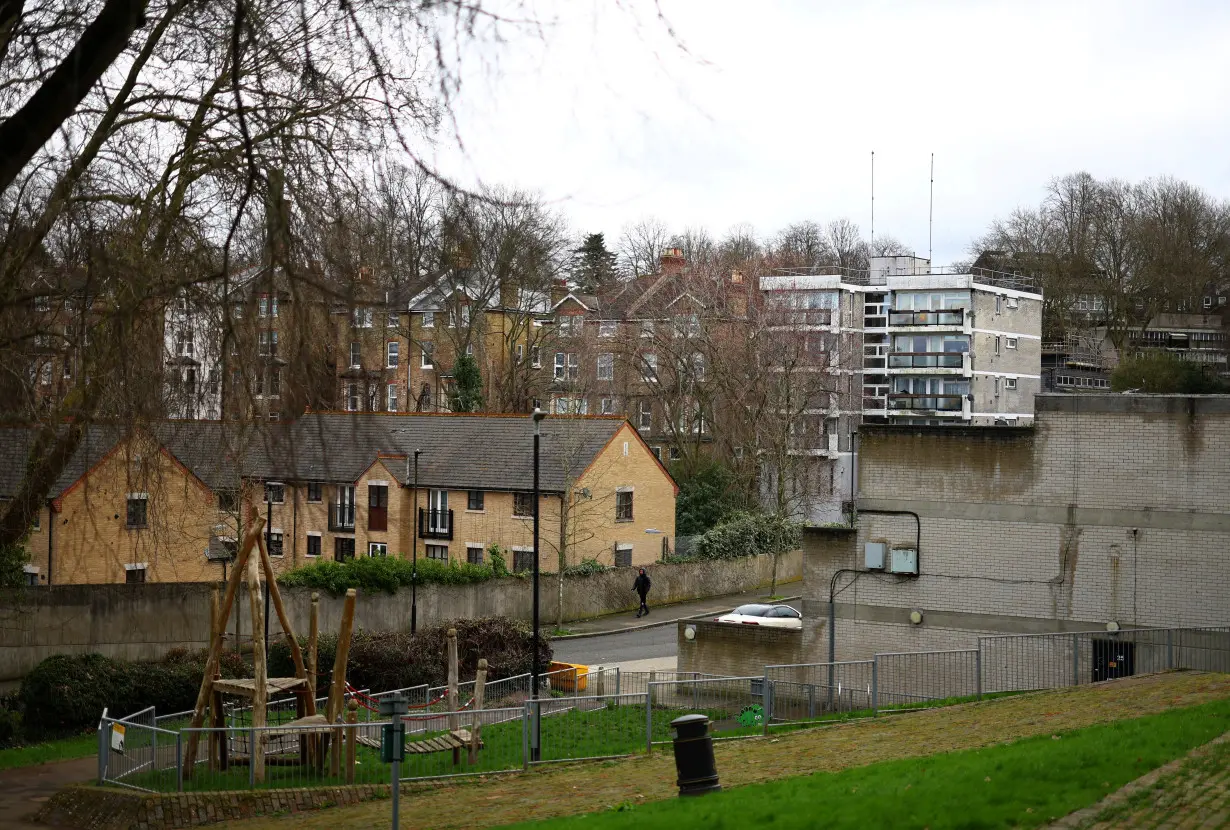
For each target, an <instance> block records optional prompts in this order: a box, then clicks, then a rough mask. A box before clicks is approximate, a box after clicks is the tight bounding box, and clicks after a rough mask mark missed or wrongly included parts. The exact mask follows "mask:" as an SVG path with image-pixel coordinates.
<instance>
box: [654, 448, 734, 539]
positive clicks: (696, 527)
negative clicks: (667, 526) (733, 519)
mask: <svg viewBox="0 0 1230 830" xmlns="http://www.w3.org/2000/svg"><path fill="white" fill-rule="evenodd" d="M671 472H672V474H674V475H675V480H676V483H677V484H678V485H679V495H678V496H677V497H676V498H675V532H676V533H677V534H678V535H680V536H696V535H698V534H701V533H704V532H705V531H707V530H709V529H710V528H712V527H715V526H717V525H718V524H720V523H721V522H722V521H724V520H725V519H726V517H728V516H729V515H730V514H731V513H733V512H734V511H736V510H738V508H739V505H740V504H741V502H742V499H741V498H740V487H739V486H738V484H739V482H738V479H737V478H736V476H735V474H734V472H733V471H732V470H731V469H730V468H729V467H727V466H725V465H724V464H722V463H720V462H718V461H710V462H708V463H703V464H702V465H701V466H700V467H699V468H698V469H696V470H695V471H693V472H691V473H689V474H686V475H685V474H683V473H682V472H681V471H680V470H678V469H672V470H671Z"/></svg>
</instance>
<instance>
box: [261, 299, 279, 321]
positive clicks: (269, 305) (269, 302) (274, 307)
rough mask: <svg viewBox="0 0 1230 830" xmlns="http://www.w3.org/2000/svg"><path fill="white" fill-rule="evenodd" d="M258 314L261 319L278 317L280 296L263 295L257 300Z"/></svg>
mask: <svg viewBox="0 0 1230 830" xmlns="http://www.w3.org/2000/svg"><path fill="white" fill-rule="evenodd" d="M256 309H257V311H256V313H257V314H259V315H260V316H261V317H277V316H278V295H277V294H261V295H260V297H258V298H257V302H256Z"/></svg>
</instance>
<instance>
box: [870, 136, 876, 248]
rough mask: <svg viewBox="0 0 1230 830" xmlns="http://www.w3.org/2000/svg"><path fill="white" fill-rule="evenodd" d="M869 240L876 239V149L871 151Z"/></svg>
mask: <svg viewBox="0 0 1230 830" xmlns="http://www.w3.org/2000/svg"><path fill="white" fill-rule="evenodd" d="M871 241H872V242H875V241H876V151H875V150H872V151H871Z"/></svg>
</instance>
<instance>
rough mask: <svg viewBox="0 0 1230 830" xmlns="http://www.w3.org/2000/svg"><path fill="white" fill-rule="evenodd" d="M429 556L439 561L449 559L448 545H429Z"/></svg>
mask: <svg viewBox="0 0 1230 830" xmlns="http://www.w3.org/2000/svg"><path fill="white" fill-rule="evenodd" d="M427 558H428V559H435V560H436V561H438V562H447V561H448V545H428V546H427Z"/></svg>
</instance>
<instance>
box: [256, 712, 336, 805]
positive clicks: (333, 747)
mask: <svg viewBox="0 0 1230 830" xmlns="http://www.w3.org/2000/svg"><path fill="white" fill-rule="evenodd" d="M333 743H334V746H331V747H329V749H330V750H332V751H333V753H334V754H337V753H338V752H341V751H342V747H341V745H340V744H341V742H340V741H337V740H334V741H333ZM248 789H249V790H254V789H256V729H254V728H253V727H251V726H249V727H248Z"/></svg>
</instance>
